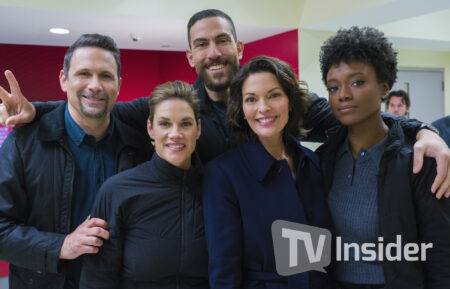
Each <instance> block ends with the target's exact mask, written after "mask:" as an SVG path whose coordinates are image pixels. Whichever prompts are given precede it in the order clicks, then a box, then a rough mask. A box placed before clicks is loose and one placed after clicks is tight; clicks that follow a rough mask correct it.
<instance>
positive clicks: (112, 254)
mask: <svg viewBox="0 0 450 289" xmlns="http://www.w3.org/2000/svg"><path fill="white" fill-rule="evenodd" d="M108 184H109V183H108V181H107V182H105V183H104V184H103V186H102V187H101V188H100V190H99V192H98V195H97V198H96V201H95V203H94V206H93V209H92V213H91V217H93V218H100V219H102V220H105V221H106V222H108V230H109V234H110V236H109V240H105V241H104V243H103V246H102V247H100V250H99V252H98V253H97V254H86V255H84V256H83V267H82V269H81V277H80V285H79V288H80V289H88V288H91V289H115V288H117V289H118V288H120V280H121V270H122V254H123V248H122V244H123V234H122V232H121V218H120V215H119V213H118V209H116V208H115V206H114V204H113V202H112V201H113V200H112V196H113V195H114V193H113V191H114V188H113V186H110V185H108Z"/></svg>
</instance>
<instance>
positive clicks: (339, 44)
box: [320, 26, 397, 89]
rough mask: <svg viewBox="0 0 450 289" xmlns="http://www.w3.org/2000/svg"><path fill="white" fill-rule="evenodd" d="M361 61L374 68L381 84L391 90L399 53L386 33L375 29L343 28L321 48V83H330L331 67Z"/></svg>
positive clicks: (395, 77)
mask: <svg viewBox="0 0 450 289" xmlns="http://www.w3.org/2000/svg"><path fill="white" fill-rule="evenodd" d="M342 61H343V62H345V63H347V64H348V63H350V62H352V61H360V62H363V63H365V64H369V65H372V67H373V68H374V69H375V73H376V75H377V80H378V82H380V83H382V82H386V83H387V84H388V85H389V89H391V88H392V85H393V84H394V83H395V80H396V79H397V52H395V51H394V49H393V48H392V44H391V43H390V42H388V39H387V38H386V37H385V36H384V34H383V32H381V31H379V30H378V29H376V28H372V27H362V28H359V27H356V26H353V27H351V28H349V29H340V30H339V31H338V32H337V34H336V35H335V36H332V37H331V38H329V39H328V40H327V41H325V43H324V44H323V45H322V47H321V51H320V69H321V71H322V81H323V82H324V83H325V85H326V84H327V74H328V71H329V70H330V68H331V66H333V65H338V64H339V63H340V62H342Z"/></svg>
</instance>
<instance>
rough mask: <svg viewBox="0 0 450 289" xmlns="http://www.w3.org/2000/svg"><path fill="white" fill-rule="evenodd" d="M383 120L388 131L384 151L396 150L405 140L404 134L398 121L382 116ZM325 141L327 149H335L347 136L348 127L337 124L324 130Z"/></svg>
mask: <svg viewBox="0 0 450 289" xmlns="http://www.w3.org/2000/svg"><path fill="white" fill-rule="evenodd" d="M383 121H384V122H385V123H386V125H387V126H388V127H389V132H388V136H387V142H386V149H385V151H386V152H390V151H396V150H397V149H398V148H399V147H400V146H401V144H402V143H404V141H405V134H404V133H403V129H402V128H401V126H400V124H399V122H398V121H396V120H395V119H393V118H383ZM326 134H327V142H326V143H325V146H326V148H327V151H337V150H338V148H339V147H340V146H341V144H342V143H343V142H344V141H345V139H346V138H347V136H348V129H347V127H346V126H343V125H338V126H335V127H333V128H330V129H328V130H327V131H326ZM333 155H335V154H333Z"/></svg>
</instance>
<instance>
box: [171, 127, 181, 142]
mask: <svg viewBox="0 0 450 289" xmlns="http://www.w3.org/2000/svg"><path fill="white" fill-rule="evenodd" d="M181 137H182V134H181V131H180V128H179V126H178V125H174V126H172V129H171V130H170V132H169V138H170V139H179V138H181Z"/></svg>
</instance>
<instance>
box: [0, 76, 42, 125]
mask: <svg viewBox="0 0 450 289" xmlns="http://www.w3.org/2000/svg"><path fill="white" fill-rule="evenodd" d="M5 77H6V79H7V80H8V84H9V89H10V91H11V93H9V92H8V91H7V90H6V89H4V88H3V87H1V86H0V99H1V100H2V103H1V104H0V124H2V125H3V126H8V127H13V126H15V125H17V124H20V123H29V122H31V121H32V120H33V119H34V117H35V116H36V110H35V108H34V106H33V104H31V103H30V102H29V101H28V100H27V99H26V98H25V97H24V96H23V94H22V92H21V91H20V87H19V83H18V82H17V80H16V78H15V77H14V74H13V73H12V72H11V71H9V70H6V71H5Z"/></svg>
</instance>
